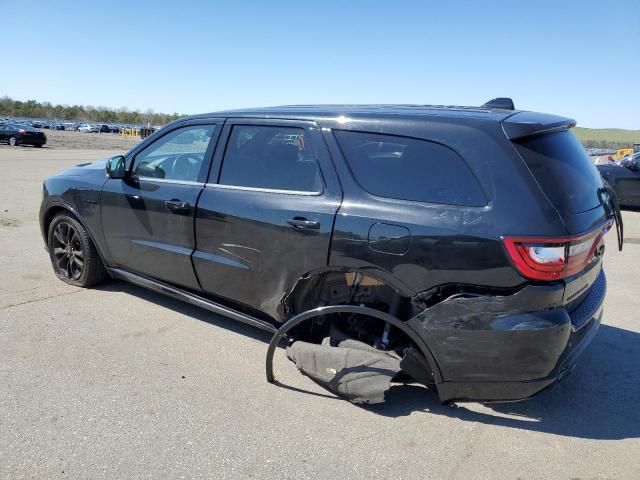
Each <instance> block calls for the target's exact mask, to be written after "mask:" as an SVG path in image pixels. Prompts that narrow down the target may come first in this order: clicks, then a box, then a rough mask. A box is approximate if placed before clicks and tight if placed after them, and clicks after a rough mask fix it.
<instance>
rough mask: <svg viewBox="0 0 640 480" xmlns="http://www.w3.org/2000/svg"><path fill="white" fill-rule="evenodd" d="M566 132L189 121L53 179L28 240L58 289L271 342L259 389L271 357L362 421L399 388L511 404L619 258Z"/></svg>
mask: <svg viewBox="0 0 640 480" xmlns="http://www.w3.org/2000/svg"><path fill="white" fill-rule="evenodd" d="M574 124H575V123H574V121H573V120H570V119H567V118H562V117H558V116H552V115H547V114H541V113H533V112H525V111H516V110H514V108H513V104H512V102H510V101H509V100H508V99H496V100H494V101H491V102H489V103H487V104H485V105H483V106H482V107H438V106H421V105H367V106H344V105H336V106H292V107H274V108H263V109H251V110H241V111H227V112H220V113H213V114H207V115H198V116H192V117H186V118H183V119H180V120H178V121H176V122H174V123H171V124H170V125H168V126H166V127H165V128H163V129H161V130H160V131H158V132H156V133H154V134H153V135H151V136H150V137H149V138H147V139H146V140H145V141H143V142H142V143H141V144H140V145H138V146H137V147H135V148H134V149H132V150H131V151H130V152H128V153H127V154H126V155H124V156H116V157H112V158H109V159H106V160H104V161H101V162H96V163H92V164H83V165H78V166H76V167H73V168H71V169H69V170H67V171H65V172H63V173H61V174H58V175H55V176H52V177H50V178H47V179H46V180H45V182H44V198H43V201H42V206H41V210H40V224H41V228H42V232H43V236H44V240H45V243H46V246H47V249H48V251H49V254H50V257H51V262H52V265H53V269H54V271H55V273H56V275H57V276H58V277H59V278H60V279H62V280H63V281H65V282H67V283H70V284H72V285H79V286H85V287H89V286H92V285H94V284H96V283H98V282H99V281H101V280H103V279H105V278H106V277H107V276H111V277H113V278H117V279H122V280H126V281H130V282H133V283H136V284H138V285H142V286H144V287H147V288H151V289H153V290H156V291H159V292H162V293H164V294H168V295H171V296H173V297H176V298H179V299H182V300H185V301H188V302H191V303H193V304H196V305H199V306H201V307H204V308H206V309H208V310H211V311H213V312H216V313H220V314H223V315H226V316H228V317H231V318H234V319H236V320H239V321H242V322H246V323H248V324H251V325H254V326H256V327H260V328H263V329H265V330H268V331H270V332H273V333H274V336H273V340H272V342H271V344H270V346H269V349H268V354H267V377H268V379H269V380H270V381H272V380H273V378H274V376H273V370H272V366H271V364H272V356H273V352H274V350H275V347H276V345H277V344H278V342H279V341H280V340H281V339H282V338H286V339H287V340H288V341H289V348H288V356H289V358H291V359H292V360H294V361H295V362H296V364H297V366H298V367H299V368H300V369H301V370H302V371H303V372H305V373H307V374H308V375H310V376H311V377H313V378H315V379H316V380H317V381H319V382H321V383H323V384H325V385H327V386H328V387H329V388H330V389H332V390H333V391H335V392H337V393H339V394H342V395H344V396H346V397H347V398H349V399H350V400H352V401H355V402H377V401H380V400H382V399H383V398H384V391H385V390H386V389H387V388H388V386H389V384H390V382H392V381H418V382H422V383H424V384H425V385H427V386H429V387H431V388H433V389H434V390H436V391H437V393H438V395H439V397H440V399H441V400H442V401H447V400H453V399H474V400H480V401H483V400H517V399H522V398H526V397H528V396H531V395H532V394H534V393H536V392H538V391H540V390H542V389H543V388H545V387H546V386H548V385H550V384H551V383H553V382H554V381H556V380H558V379H559V378H561V377H562V376H563V375H565V374H566V373H567V372H568V371H570V369H571V367H572V366H573V364H574V361H575V359H576V357H577V356H578V354H579V353H580V352H581V351H582V350H583V349H584V348H585V346H586V345H587V344H588V343H589V341H590V340H591V338H592V337H593V336H594V335H595V333H596V331H597V329H598V325H599V323H600V321H601V319H602V304H603V299H604V295H605V290H606V280H605V274H604V271H603V269H602V257H603V251H604V243H603V237H604V235H605V233H606V232H607V231H608V230H609V229H610V228H611V226H612V225H613V224H614V223H615V225H616V227H617V230H618V233H619V239H620V229H621V219H620V216H619V209H618V208H617V205H616V202H615V197H614V196H613V192H612V191H611V189H607V187H605V186H603V183H602V180H601V178H600V175H599V174H598V172H597V170H596V169H595V167H594V166H593V165H592V164H591V162H590V161H589V158H588V156H587V155H586V153H585V152H584V150H583V148H582V146H581V145H580V143H579V142H578V141H577V140H576V138H575V137H574V135H573V133H572V132H571V131H570V130H571V128H572V127H573V126H574ZM105 169H106V175H105ZM619 242H620V240H619ZM620 247H621V245H620Z"/></svg>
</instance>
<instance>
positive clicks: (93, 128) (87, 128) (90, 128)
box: [78, 124, 100, 133]
mask: <svg viewBox="0 0 640 480" xmlns="http://www.w3.org/2000/svg"><path fill="white" fill-rule="evenodd" d="M78 131H79V132H84V133H100V127H98V126H97V125H87V124H82V125H80V126H79V127H78Z"/></svg>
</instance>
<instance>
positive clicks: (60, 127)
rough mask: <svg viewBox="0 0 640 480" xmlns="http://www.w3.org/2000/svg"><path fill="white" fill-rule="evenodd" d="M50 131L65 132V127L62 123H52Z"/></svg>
mask: <svg viewBox="0 0 640 480" xmlns="http://www.w3.org/2000/svg"><path fill="white" fill-rule="evenodd" d="M51 130H66V127H65V126H64V125H63V124H62V123H54V124H53V125H51Z"/></svg>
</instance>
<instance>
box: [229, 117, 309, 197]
mask: <svg viewBox="0 0 640 480" xmlns="http://www.w3.org/2000/svg"><path fill="white" fill-rule="evenodd" d="M220 184H222V185H231V186H238V187H251V188H264V189H269V190H289V191H297V192H310V193H320V192H321V191H322V177H321V174H320V170H319V169H318V163H317V161H316V158H315V155H314V154H313V149H312V148H311V144H310V140H309V138H308V136H306V135H305V130H304V129H302V128H295V127H272V126H256V125H236V126H234V127H233V129H232V130H231V135H230V136H229V141H228V142H227V148H226V151H225V154H224V160H223V163H222V171H221V172H220Z"/></svg>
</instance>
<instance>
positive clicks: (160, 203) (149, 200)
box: [101, 122, 219, 290]
mask: <svg viewBox="0 0 640 480" xmlns="http://www.w3.org/2000/svg"><path fill="white" fill-rule="evenodd" d="M217 128H219V127H218V126H217V125H216V124H215V123H212V122H206V123H195V124H194V123H193V122H190V124H187V125H183V126H176V127H175V128H174V129H172V130H170V131H168V132H166V133H165V134H164V135H162V136H161V137H159V138H157V139H155V140H153V141H151V142H150V143H149V144H148V145H147V146H145V147H144V148H142V149H138V150H136V151H134V152H133V153H132V158H131V159H129V158H127V163H128V165H130V166H129V172H128V174H127V176H126V177H125V178H123V179H110V180H108V181H107V182H106V183H105V185H104V187H103V190H102V199H101V205H102V207H101V208H102V210H101V211H102V225H103V230H104V235H105V241H106V243H107V247H108V249H109V253H110V255H111V258H112V260H113V262H114V263H115V264H116V265H117V266H118V267H120V268H123V269H126V270H129V271H132V272H135V273H140V274H143V275H146V276H149V277H153V278H157V279H159V280H163V281H166V282H169V283H172V284H175V285H179V286H182V287H186V288H190V289H194V290H199V285H198V281H197V279H196V276H195V274H194V271H193V266H192V264H191V254H192V253H193V250H194V248H195V237H194V231H193V228H194V223H193V222H194V215H195V207H196V202H197V200H198V195H199V194H200V191H201V190H202V188H203V186H204V184H205V179H206V176H207V173H208V170H209V166H210V159H211V155H212V151H213V147H214V144H215V139H216V137H217Z"/></svg>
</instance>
